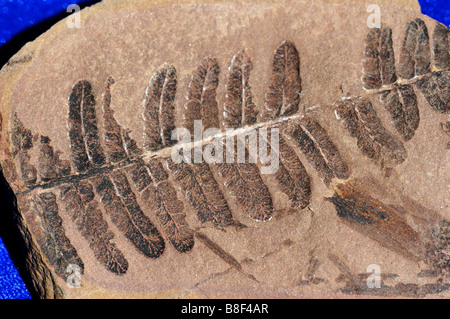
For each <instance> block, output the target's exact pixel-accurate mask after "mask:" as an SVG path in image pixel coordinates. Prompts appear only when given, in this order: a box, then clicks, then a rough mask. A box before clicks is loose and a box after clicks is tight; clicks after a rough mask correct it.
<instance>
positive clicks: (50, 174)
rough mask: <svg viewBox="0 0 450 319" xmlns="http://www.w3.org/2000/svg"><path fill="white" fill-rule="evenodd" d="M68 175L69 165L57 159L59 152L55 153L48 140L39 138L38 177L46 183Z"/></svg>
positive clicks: (43, 137) (44, 137)
mask: <svg viewBox="0 0 450 319" xmlns="http://www.w3.org/2000/svg"><path fill="white" fill-rule="evenodd" d="M69 174H70V163H69V162H68V161H65V160H60V159H59V152H55V151H54V150H53V147H52V146H51V145H50V138H48V137H47V136H41V145H40V147H39V176H40V178H41V181H43V182H46V181H49V180H51V179H53V178H56V177H60V176H66V175H69Z"/></svg>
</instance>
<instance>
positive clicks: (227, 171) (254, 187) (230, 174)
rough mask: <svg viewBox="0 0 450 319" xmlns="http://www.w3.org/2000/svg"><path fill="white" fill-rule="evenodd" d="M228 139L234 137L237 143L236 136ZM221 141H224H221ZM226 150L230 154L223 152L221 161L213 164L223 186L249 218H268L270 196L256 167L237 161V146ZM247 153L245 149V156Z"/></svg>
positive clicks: (271, 210)
mask: <svg viewBox="0 0 450 319" xmlns="http://www.w3.org/2000/svg"><path fill="white" fill-rule="evenodd" d="M230 139H234V144H233V145H237V141H238V138H237V137H236V136H235V137H231V138H230ZM223 143H225V142H224V141H223ZM226 150H227V152H230V154H228V155H226V154H224V160H223V161H222V162H221V163H216V164H213V165H214V166H215V167H217V169H218V172H219V174H220V175H221V176H222V178H223V179H224V180H225V187H226V188H227V189H228V190H229V191H230V193H231V194H232V195H233V197H235V198H236V200H237V202H238V203H239V205H240V206H241V208H242V209H243V210H244V212H245V213H246V214H247V215H248V216H249V217H250V218H251V219H253V220H257V221H266V220H270V219H271V217H272V214H273V204H272V197H271V195H270V192H269V189H268V188H267V186H266V185H265V184H264V182H263V180H262V178H261V176H260V173H259V169H258V167H257V166H256V164H253V163H248V162H246V163H239V162H238V161H237V156H238V154H237V147H233V150H232V151H231V150H229V148H228V147H226ZM232 152H233V153H232ZM224 153H226V152H224ZM248 155H249V154H248V150H247V149H246V158H248ZM225 157H226V158H227V159H228V158H231V159H232V162H231V163H230V162H228V161H227V160H226V158H225Z"/></svg>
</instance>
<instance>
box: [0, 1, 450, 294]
mask: <svg viewBox="0 0 450 319" xmlns="http://www.w3.org/2000/svg"><path fill="white" fill-rule="evenodd" d="M95 2H98V1H82V0H79V1H76V0H71V1H62V0H0V66H2V65H3V64H5V63H6V62H7V61H8V59H9V58H10V57H11V56H12V55H14V54H15V53H16V52H17V51H18V50H19V49H20V48H21V47H22V46H23V45H24V44H25V43H26V42H28V41H32V40H33V39H35V38H36V37H38V36H39V35H40V34H41V33H43V32H45V31H46V30H47V29H49V28H50V27H51V26H52V25H53V24H54V23H56V22H57V21H59V20H60V19H62V18H64V17H65V16H67V13H66V8H67V7H68V6H69V5H70V4H79V5H80V7H81V8H83V7H85V6H87V5H91V4H93V3H95ZM419 2H420V4H421V7H422V13H424V14H426V15H428V16H430V17H432V18H434V19H436V20H438V21H440V22H442V23H444V24H445V25H447V26H448V27H450V0H419ZM0 204H3V203H0ZM0 207H2V208H1V209H2V210H3V209H4V206H3V205H2V206H0ZM0 213H1V214H4V213H5V212H4V211H1V212H0ZM0 222H3V221H0ZM7 225H9V224H8V223H4V225H2V226H3V227H0V236H1V237H3V238H4V239H5V242H8V241H9V237H10V236H9V230H8V228H7ZM8 248H9V249H10V251H11V252H12V253H13V252H14V247H13V246H12V245H11V244H9V245H8ZM26 298H31V295H30V293H29V292H28V290H27V288H26V286H25V284H24V282H23V280H22V278H21V276H20V273H19V269H17V267H15V266H14V263H13V262H12V260H11V257H10V255H9V254H8V251H7V250H6V248H5V245H4V242H3V241H2V239H1V238H0V299H26Z"/></svg>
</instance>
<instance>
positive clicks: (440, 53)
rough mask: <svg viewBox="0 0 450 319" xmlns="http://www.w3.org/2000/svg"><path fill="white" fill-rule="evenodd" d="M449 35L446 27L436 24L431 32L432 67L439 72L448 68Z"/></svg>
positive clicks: (449, 52) (449, 55)
mask: <svg viewBox="0 0 450 319" xmlns="http://www.w3.org/2000/svg"><path fill="white" fill-rule="evenodd" d="M449 34H450V31H449V30H448V28H447V27H446V26H444V25H443V24H441V23H437V24H436V27H435V28H434V32H433V57H434V65H435V66H436V68H438V69H440V70H443V69H448V68H450V46H449Z"/></svg>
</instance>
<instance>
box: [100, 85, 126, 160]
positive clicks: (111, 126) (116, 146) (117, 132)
mask: <svg viewBox="0 0 450 319" xmlns="http://www.w3.org/2000/svg"><path fill="white" fill-rule="evenodd" d="M113 84H114V79H113V78H112V77H109V78H108V79H107V80H106V84H105V88H104V91H103V103H102V112H103V128H104V134H103V141H104V146H105V152H106V155H107V158H108V160H109V162H111V163H116V162H120V161H123V160H125V159H126V158H127V153H126V152H125V149H124V147H123V138H122V129H121V127H120V125H119V124H118V123H117V121H116V119H115V118H114V112H113V110H112V109H111V107H110V105H111V85H113Z"/></svg>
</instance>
